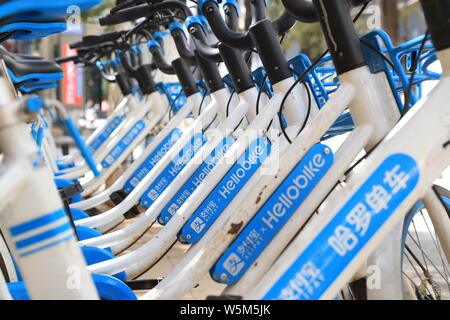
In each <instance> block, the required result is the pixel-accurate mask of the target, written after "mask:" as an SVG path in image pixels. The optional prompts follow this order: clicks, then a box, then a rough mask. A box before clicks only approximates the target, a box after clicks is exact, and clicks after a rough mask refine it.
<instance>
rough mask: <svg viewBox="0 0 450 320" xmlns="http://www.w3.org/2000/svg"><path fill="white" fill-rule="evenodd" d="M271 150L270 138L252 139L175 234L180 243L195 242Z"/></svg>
mask: <svg viewBox="0 0 450 320" xmlns="http://www.w3.org/2000/svg"><path fill="white" fill-rule="evenodd" d="M270 151H271V145H270V141H269V140H268V139H267V138H259V139H257V140H255V141H254V142H252V143H251V144H250V146H249V148H248V149H247V151H246V152H245V153H244V154H243V155H242V156H241V157H240V158H239V159H238V161H237V162H236V163H235V164H234V165H233V167H231V169H230V170H229V171H228V173H227V174H226V175H225V176H224V177H223V178H222V180H221V181H220V182H219V184H218V185H217V186H216V187H215V188H214V189H213V191H212V192H211V193H210V194H209V195H208V197H207V198H206V199H205V201H203V203H202V204H201V205H200V207H198V209H197V210H196V211H195V213H194V214H193V215H192V217H191V218H190V219H189V220H188V221H187V222H186V224H185V225H184V227H183V228H182V229H181V231H180V233H179V234H178V240H179V241H180V242H182V243H194V242H197V241H198V240H200V238H201V237H202V236H203V234H204V233H205V232H206V231H207V230H208V229H209V227H210V226H211V225H212V224H213V223H214V221H215V220H216V219H217V217H218V216H219V214H220V213H221V212H222V211H223V210H225V208H226V207H227V206H228V204H229V203H230V202H231V200H233V198H234V197H235V196H236V194H237V193H238V192H239V190H240V189H241V188H242V187H243V186H244V185H245V184H246V183H247V181H248V180H249V179H250V177H251V176H252V175H253V174H254V173H255V171H256V170H257V169H258V168H259V167H260V166H261V164H262V163H263V161H264V160H265V159H266V158H267V157H268V156H269V154H270Z"/></svg>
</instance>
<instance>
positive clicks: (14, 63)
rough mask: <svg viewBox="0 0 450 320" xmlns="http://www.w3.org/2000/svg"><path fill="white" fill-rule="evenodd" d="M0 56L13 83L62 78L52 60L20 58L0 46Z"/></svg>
mask: <svg viewBox="0 0 450 320" xmlns="http://www.w3.org/2000/svg"><path fill="white" fill-rule="evenodd" d="M0 58H1V59H3V60H4V61H5V64H6V66H7V68H8V73H9V76H10V77H11V80H12V81H13V82H14V83H22V82H31V83H48V82H56V81H59V80H61V79H62V78H63V76H64V74H63V72H62V70H61V68H60V67H59V66H58V65H57V64H56V63H54V62H51V61H47V60H44V59H29V60H26V59H20V57H19V58H18V57H15V56H14V54H12V53H10V52H8V51H6V50H5V49H4V48H1V47H0Z"/></svg>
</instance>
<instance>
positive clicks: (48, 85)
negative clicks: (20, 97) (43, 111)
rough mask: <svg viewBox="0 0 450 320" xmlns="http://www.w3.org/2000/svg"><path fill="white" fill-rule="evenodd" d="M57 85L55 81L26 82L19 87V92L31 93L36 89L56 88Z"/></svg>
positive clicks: (36, 90)
mask: <svg viewBox="0 0 450 320" xmlns="http://www.w3.org/2000/svg"><path fill="white" fill-rule="evenodd" d="M57 86H58V85H57V84H56V83H51V82H49V83H26V84H23V85H21V86H20V87H19V90H20V92H22V93H24V94H26V93H33V92H38V91H43V90H47V89H52V88H56V87H57Z"/></svg>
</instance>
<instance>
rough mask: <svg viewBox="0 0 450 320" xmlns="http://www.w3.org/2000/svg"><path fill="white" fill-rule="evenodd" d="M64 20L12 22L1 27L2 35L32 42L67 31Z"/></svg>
mask: <svg viewBox="0 0 450 320" xmlns="http://www.w3.org/2000/svg"><path fill="white" fill-rule="evenodd" d="M66 29H67V24H66V22H65V21H64V20H55V21H45V22H43V21H25V22H11V23H8V24H4V25H0V34H2V33H3V34H7V33H11V35H10V36H8V39H13V40H31V39H39V38H44V37H47V36H49V35H52V34H55V33H61V32H64V31H66Z"/></svg>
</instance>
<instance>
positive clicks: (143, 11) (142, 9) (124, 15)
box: [99, 4, 151, 26]
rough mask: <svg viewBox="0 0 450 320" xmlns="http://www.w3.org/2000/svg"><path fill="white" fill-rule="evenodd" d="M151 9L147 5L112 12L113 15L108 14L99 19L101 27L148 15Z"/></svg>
mask: <svg viewBox="0 0 450 320" xmlns="http://www.w3.org/2000/svg"><path fill="white" fill-rule="evenodd" d="M150 8H151V6H150V5H148V4H143V5H139V6H136V7H132V8H127V9H122V10H120V11H117V12H114V14H108V15H106V16H104V17H102V18H100V19H99V22H100V25H101V26H110V25H114V24H119V23H124V22H128V21H133V20H136V19H139V18H142V17H145V16H147V15H148V14H149V12H150V11H149V9H150Z"/></svg>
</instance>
